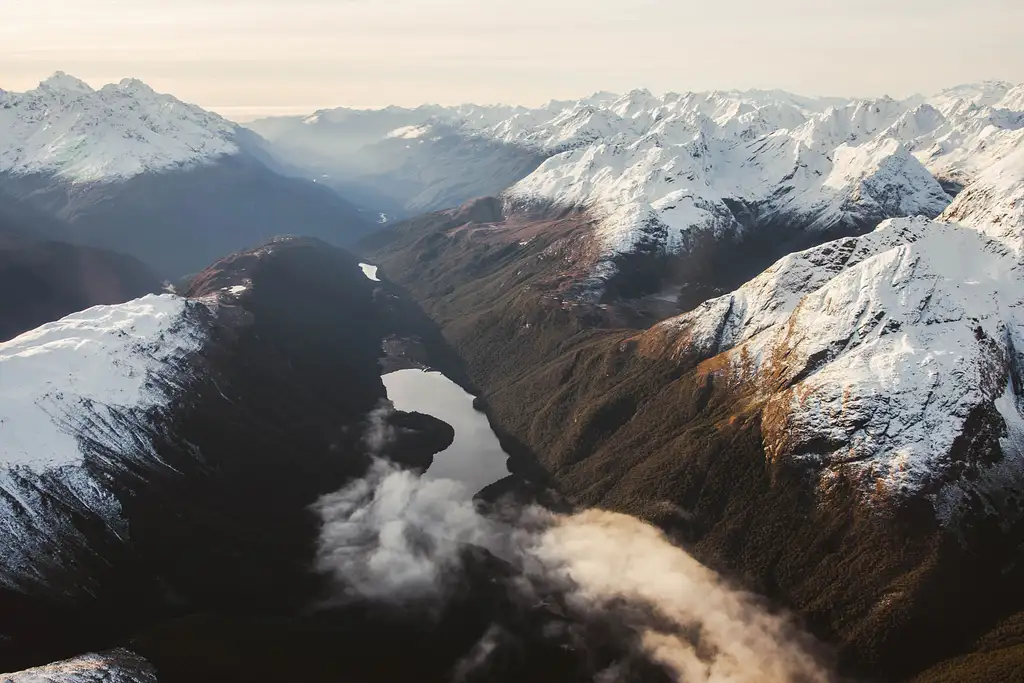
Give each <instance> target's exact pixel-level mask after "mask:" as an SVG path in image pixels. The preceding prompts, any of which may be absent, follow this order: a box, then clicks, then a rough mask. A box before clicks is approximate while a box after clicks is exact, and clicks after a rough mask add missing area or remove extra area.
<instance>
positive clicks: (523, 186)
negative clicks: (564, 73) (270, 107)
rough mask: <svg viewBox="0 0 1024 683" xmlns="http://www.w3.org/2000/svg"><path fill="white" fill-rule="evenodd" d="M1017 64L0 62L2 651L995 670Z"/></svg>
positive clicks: (486, 669) (1015, 191)
mask: <svg viewBox="0 0 1024 683" xmlns="http://www.w3.org/2000/svg"><path fill="white" fill-rule="evenodd" d="M1022 88H1024V86H1019V85H1018V86H1015V85H1012V84H1007V83H999V82H985V83H978V84H975V85H971V86H961V87H959V88H955V89H951V90H947V91H944V92H942V93H940V94H938V95H934V96H930V97H924V96H915V97H910V98H907V99H901V100H897V99H893V98H888V97H884V98H874V99H856V98H804V97H799V96H796V95H790V94H788V93H784V92H782V91H714V92H702V93H682V94H679V93H667V94H664V95H654V94H652V93H651V92H650V91H646V90H634V91H631V92H628V93H626V94H624V95H613V94H610V93H598V94H596V95H593V96H591V97H587V98H583V99H580V100H572V101H557V102H551V103H548V104H546V105H544V106H541V107H519V106H500V105H499V106H475V105H464V106H456V107H448V106H424V107H419V108H401V107H389V108H386V109H379V110H355V109H344V108H341V109H321V110H318V111H316V112H314V113H311V114H309V115H304V116H299V117H284V118H280V119H275V118H271V119H263V120H258V121H256V122H253V123H252V124H250V128H246V127H242V126H239V125H237V124H234V123H232V122H230V121H227V120H226V119H224V118H223V117H220V116H218V115H216V114H213V113H211V112H207V111H205V110H203V109H201V108H199V107H197V106H195V105H189V104H186V103H183V102H181V101H179V100H177V99H176V98H174V97H172V96H170V95H162V94H159V93H157V92H155V91H154V90H152V89H151V88H149V86H146V85H145V84H143V83H141V82H140V81H134V80H130V79H126V80H124V81H121V82H119V83H116V84H111V85H108V86H104V87H102V88H99V89H94V88H92V87H91V86H89V85H87V84H86V83H84V82H83V81H79V80H78V79H75V78H73V77H71V76H68V75H66V74H63V73H58V74H56V75H55V76H54V77H52V78H50V79H48V80H46V81H44V82H43V83H41V84H40V86H39V87H38V88H37V89H35V90H31V91H28V92H25V93H9V92H6V91H0V131H6V132H8V136H7V137H6V138H3V139H0V154H2V157H0V159H2V160H3V162H4V166H3V167H2V168H0V220H2V222H0V279H2V283H3V284H5V286H7V288H8V289H7V291H14V290H15V289H17V291H18V293H19V294H18V298H17V302H16V305H15V306H10V305H6V306H4V307H3V308H0V339H4V340H5V341H0V521H2V523H3V525H4V529H5V532H6V533H5V535H4V537H3V539H0V557H2V558H3V563H2V565H0V670H4V671H12V672H14V671H20V672H21V673H12V674H3V680H5V681H6V680H11V681H15V682H19V683H20V682H24V683H32V682H34V681H37V680H51V681H68V683H77V682H78V681H83V682H84V681H88V680H110V681H124V682H125V683H131V682H135V683H149V682H150V681H155V680H159V681H162V682H164V683H167V682H171V683H174V682H175V681H189V682H190V683H194V682H195V681H207V680H208V681H224V680H245V681H249V680H266V679H267V678H271V679H282V680H290V679H298V680H305V681H325V682H326V681H337V680H359V681H367V682H373V681H381V682H384V681H394V680H408V679H410V678H415V679H416V680H422V681H438V683H440V682H441V681H446V682H447V681H468V682H473V681H481V682H483V681H489V682H500V681H509V683H511V682H512V681H520V682H521V681H523V680H533V681H552V682H554V681H558V683H569V682H573V681H579V682H580V683H582V682H583V681H599V682H600V683H611V682H612V681H654V682H661V681H664V682H665V683H669V682H671V681H694V682H696V683H701V682H703V683H719V681H725V680H728V681H736V682H738V683H743V682H747V681H749V682H751V683H753V681H761V680H768V681H771V682H772V683H783V682H785V683H789V682H791V681H792V682H794V683H830V682H833V681H836V682H838V681H841V680H843V681H845V680H858V681H860V680H863V681H907V682H908V683H909V682H911V681H913V682H914V683H940V682H946V681H996V680H998V681H1003V680H1005V681H1012V680H1016V678H1015V676H1017V674H1018V673H1019V672H1020V671H1024V657H1022V648H1024V630H1022V628H1021V624H1022V623H1024V622H1022V616H1021V615H1024V588H1022V587H1024V512H1022V511H1024V493H1022V492H1024V375H1022V373H1021V368H1022V367H1024V365H1022V362H1024V357H1022V356H1021V349H1022V348H1024V320H1022V319H1021V318H1019V311H1020V310H1022V307H1024V285H1022V282H1024V280H1022V277H1021V275H1022V273H1024V270H1022V269H1024V262H1022V260H1021V253H1022V249H1024V241H1022V236H1024V151H1022V150H1024V96H1022V92H1024V90H1022ZM260 136H263V137H260ZM314 181H315V182H314ZM378 216H380V217H384V216H386V217H387V220H379V221H378V220H377V219H376V218H375V217H378ZM288 235H292V236H288ZM8 300H12V297H8ZM89 653H94V654H89ZM79 674H81V675H79Z"/></svg>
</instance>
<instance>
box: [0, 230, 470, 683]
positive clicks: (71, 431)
mask: <svg viewBox="0 0 1024 683" xmlns="http://www.w3.org/2000/svg"><path fill="white" fill-rule="evenodd" d="M395 334H397V335H412V334H416V335H419V336H421V337H422V338H423V339H424V340H426V341H427V343H428V345H429V339H430V335H431V332H430V328H429V327H423V321H422V320H421V319H419V318H417V317H416V316H415V310H414V309H412V308H408V307H406V306H405V305H404V304H402V302H401V301H400V300H399V299H397V298H396V297H395V296H394V295H393V294H391V293H389V291H388V288H387V285H385V284H382V283H374V282H371V281H370V280H368V279H367V278H366V277H365V276H364V275H363V273H362V270H361V269H360V268H359V266H358V263H357V261H356V260H355V259H354V258H353V257H352V256H351V255H349V254H347V253H345V252H343V251H340V250H338V249H335V248H333V247H330V246H328V245H326V244H324V243H322V242H319V241H315V240H301V239H290V240H279V241H275V242H272V243H269V244H267V245H264V246H263V247H260V248H258V249H255V250H252V251H248V252H243V253H240V254H237V255H235V256H233V257H230V258H228V259H225V260H222V261H220V262H218V263H217V264H215V265H214V266H213V267H212V268H210V269H208V270H207V271H204V273H203V274H202V275H200V276H199V277H198V278H196V279H195V280H194V282H193V285H192V287H191V289H190V290H189V291H187V292H185V296H176V295H170V294H163V295H151V296H147V297H143V298H141V299H136V300H133V301H130V302H128V303H124V304H118V305H113V306H97V307H94V308H90V309H88V310H85V311H82V312H79V313H75V314H72V315H70V316H67V317H65V318H63V319H61V320H59V321H56V322H53V323H48V324H46V325H43V326H42V327H39V328H37V329H35V330H32V331H30V332H27V333H25V334H23V335H20V336H19V337H16V338H14V339H13V340H11V341H8V342H5V343H2V344H0V376H2V377H3V378H4V379H3V382H2V384H0V444H2V445H0V520H2V523H3V525H4V529H5V533H4V534H3V538H2V541H0V558H2V560H3V562H2V565H0V606H2V610H0V614H2V617H0V634H3V638H2V640H0V669H3V670H17V669H19V668H24V667H25V666H30V665H33V664H39V663H41V662H46V661H53V660H56V659H59V658H62V657H67V656H71V655H74V654H78V653H81V652H87V651H90V650H94V649H103V648H109V647H111V646H112V645H113V644H115V642H116V639H118V638H122V637H124V635H125V634H130V633H132V632H135V631H137V630H140V629H144V628H147V627H148V626H149V625H151V624H153V623H155V622H158V621H160V620H164V619H168V618H172V617H174V616H176V615H179V614H189V613H191V612H194V611H206V610H214V611H217V610H223V611H226V612H232V611H234V610H243V611H244V610H254V609H255V610H257V611H259V610H267V611H274V610H281V609H289V608H291V607H294V606H295V605H296V604H297V603H299V602H302V603H303V604H305V602H304V601H305V600H308V599H310V598H311V597H312V596H315V595H316V594H317V591H318V590H319V587H320V580H319V578H318V577H316V576H315V575H313V574H311V572H310V571H309V567H310V566H311V565H312V557H313V553H314V551H315V544H316V537H317V522H316V519H315V518H314V516H313V515H312V514H311V513H310V512H309V511H308V510H307V506H308V505H310V504H311V503H312V502H314V501H315V500H316V499H317V498H318V497H319V496H320V495H323V494H325V493H328V492H331V491H334V490H336V489H337V488H338V487H340V486H341V485H342V484H344V483H345V482H346V481H347V480H348V478H350V477H352V476H356V475H360V474H361V473H362V472H363V471H364V470H365V468H366V466H367V464H368V455H367V449H366V447H365V445H364V444H363V441H362V439H363V432H364V422H365V420H366V419H367V415H368V414H369V413H370V412H371V411H374V410H375V409H376V408H377V407H378V403H379V402H380V401H381V400H382V399H384V398H385V396H386V392H385V389H384V385H383V384H382V382H381V380H380V366H379V364H378V362H377V359H378V357H379V356H381V355H382V351H381V340H382V338H383V337H384V336H385V335H395ZM388 419H389V420H392V419H393V420H397V421H398V422H397V423H398V424H400V426H401V429H402V430H403V433H404V434H406V437H405V438H403V439H402V440H401V441H400V442H397V443H396V444H395V445H396V447H398V446H400V447H401V452H396V453H394V454H392V455H393V457H394V458H395V459H396V461H398V462H403V463H406V464H408V465H410V466H415V467H423V466H424V465H425V464H429V462H430V458H431V456H432V454H433V453H434V452H436V451H439V450H442V449H443V448H445V447H446V446H447V445H448V444H449V443H450V442H451V439H452V434H451V429H450V428H449V427H447V425H444V424H442V423H440V422H438V421H436V420H434V419H432V418H428V417H426V416H422V415H415V414H411V415H403V414H398V413H395V414H393V415H392V416H391V417H390V418H388ZM387 454H390V452H388V453H387ZM290 606H291V607H290Z"/></svg>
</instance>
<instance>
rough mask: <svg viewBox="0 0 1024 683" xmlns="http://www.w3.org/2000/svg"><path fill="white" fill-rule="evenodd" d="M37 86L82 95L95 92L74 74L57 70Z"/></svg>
mask: <svg viewBox="0 0 1024 683" xmlns="http://www.w3.org/2000/svg"><path fill="white" fill-rule="evenodd" d="M39 87H40V88H43V89H46V90H56V91H62V92H69V93H77V94H83V95H84V94H88V93H91V92H95V90H93V89H92V87H91V86H89V84H88V83H86V82H85V81H82V80H79V79H77V78H75V77H74V76H69V75H67V74H66V73H64V72H63V71H58V72H56V73H55V74H53V75H52V76H50V77H49V78H47V79H46V80H45V81H42V82H41V83H40V84H39Z"/></svg>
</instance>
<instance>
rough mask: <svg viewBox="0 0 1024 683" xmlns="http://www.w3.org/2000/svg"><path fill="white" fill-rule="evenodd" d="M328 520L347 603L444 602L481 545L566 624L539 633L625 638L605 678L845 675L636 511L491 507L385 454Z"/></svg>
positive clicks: (326, 555)
mask: <svg viewBox="0 0 1024 683" xmlns="http://www.w3.org/2000/svg"><path fill="white" fill-rule="evenodd" d="M371 433H373V437H372V438H373V440H374V441H373V443H378V442H379V439H380V435H379V433H374V432H371ZM316 511H317V512H318V514H319V515H320V517H321V520H322V533H321V537H320V548H319V553H318V558H317V569H318V570H319V571H320V572H323V573H325V574H327V575H329V576H330V577H331V578H332V579H333V583H334V585H335V586H336V587H337V596H338V599H339V600H341V601H346V600H351V601H364V602H367V601H368V602H382V603H386V604H388V605H390V606H396V605H397V606H401V605H408V606H417V605H419V606H422V605H425V604H427V605H443V604H445V602H446V601H448V600H450V599H451V598H452V594H453V592H454V591H456V590H458V589H459V587H464V586H465V585H467V583H468V579H467V577H468V576H469V575H470V574H471V573H472V572H473V571H475V570H474V569H473V567H472V566H470V565H471V564H472V561H471V560H467V557H471V556H472V553H469V554H467V550H469V549H473V550H474V551H475V552H476V553H478V554H479V553H485V554H486V555H487V557H489V558H493V561H494V562H498V563H501V565H502V566H503V567H506V568H507V571H505V572H503V573H502V575H501V576H500V577H496V578H494V579H491V582H492V583H493V582H494V581H502V582H504V583H505V584H506V585H505V588H504V589H505V590H506V591H507V594H508V595H510V596H511V599H512V600H514V601H516V602H518V603H520V604H523V605H530V606H537V605H543V606H545V608H546V609H549V612H550V613H551V614H553V615H556V616H555V617H552V618H551V619H550V620H549V621H548V622H547V623H545V624H544V625H543V626H542V627H538V628H539V629H540V631H541V632H542V637H549V636H550V637H552V638H556V637H558V638H562V639H563V641H564V642H567V643H569V644H568V645H564V647H567V648H570V649H576V650H579V651H585V650H587V649H588V648H594V649H600V650H602V651H604V652H607V651H608V648H607V647H606V644H605V643H604V642H602V643H592V642H588V638H590V637H591V636H590V634H593V633H602V634H605V636H607V634H612V636H611V637H613V638H615V639H616V640H618V641H620V642H618V643H617V644H616V645H617V646H619V647H621V652H622V653H625V654H623V655H622V656H621V657H619V659H618V660H616V661H610V662H609V661H600V663H599V669H598V670H595V671H593V672H592V674H593V676H594V680H598V681H602V682H604V683H610V682H612V681H625V680H647V679H646V678H642V677H640V676H638V675H637V673H636V667H635V660H637V659H638V658H639V659H642V660H644V661H645V662H647V663H649V664H650V665H651V666H654V667H655V668H656V669H657V670H658V671H659V672H660V673H659V675H658V676H657V677H656V678H655V679H656V680H671V681H681V682H682V681H685V682H686V683H747V682H750V683H754V682H755V681H756V682H757V683H783V682H787V683H788V682H790V681H793V682H805V683H826V682H828V681H832V680H833V678H832V676H831V674H830V673H829V671H828V669H827V668H826V667H825V666H824V665H823V664H822V663H821V662H820V660H819V658H818V657H817V656H816V654H817V649H818V648H817V646H816V645H815V644H814V643H813V641H812V639H810V637H809V636H807V635H805V634H803V633H802V632H801V631H800V630H799V629H798V628H797V627H796V626H795V625H794V624H793V623H792V621H791V620H790V619H788V618H787V617H786V616H784V615H778V614H774V613H772V612H770V611H769V610H768V609H766V608H765V606H764V603H763V601H762V600H760V599H759V598H758V597H757V596H754V595H751V594H749V593H746V592H744V591H741V590H738V589H736V588H734V587H732V586H730V585H729V584H728V583H727V582H726V581H724V580H723V579H722V578H721V577H720V576H718V575H717V574H716V573H715V572H713V571H712V570H710V569H708V568H707V567H704V566H703V565H701V564H700V563H699V562H698V561H696V560H695V559H694V558H693V557H691V556H690V555H689V554H688V553H686V551H684V550H683V549H681V548H679V547H677V546H675V545H673V544H672V543H671V542H670V541H669V539H668V538H666V537H665V536H664V534H662V533H661V532H660V531H659V530H658V529H656V528H655V527H653V526H651V525H648V524H646V523H644V522H642V521H640V520H637V519H634V518H631V517H628V516H625V515H620V514H616V513H611V512H607V511H601V510H586V511H583V512H579V513H577V514H572V515H561V514H556V513H553V512H550V511H548V510H544V509H541V508H539V507H536V506H530V507H526V508H519V509H510V508H508V507H506V508H504V509H500V510H498V511H497V512H495V511H486V512H485V511H484V510H483V509H482V508H481V507H480V506H478V505H477V504H476V503H474V501H473V500H472V499H471V497H470V496H469V494H468V493H467V492H466V490H465V489H464V488H463V487H462V486H461V485H460V484H459V483H457V482H453V481H447V480H425V479H421V478H419V477H418V476H417V475H416V474H415V473H412V472H407V471H403V470H401V469H398V468H397V467H396V466H394V465H392V464H391V463H389V462H387V461H385V460H382V459H379V458H378V459H377V460H376V461H375V463H374V465H373V467H372V468H371V470H370V471H369V473H368V474H367V475H366V476H365V477H364V478H363V479H360V480H358V481H356V482H353V483H351V484H350V485H348V486H346V487H345V488H344V489H342V490H341V491H338V492H336V493H333V494H330V495H328V496H325V497H324V498H323V499H321V501H320V502H319V503H318V504H317V506H316ZM467 563H469V564H467ZM419 613H420V614H422V612H419ZM420 618H423V617H420ZM567 633H568V634H569V635H568V636H567ZM509 638H510V637H509V634H508V632H507V629H506V628H505V627H503V626H502V625H501V624H499V623H497V621H496V622H495V624H494V625H492V626H491V627H490V628H489V629H487V631H486V632H485V633H483V634H482V635H481V637H480V638H479V640H478V642H477V643H476V645H475V647H474V648H472V649H471V650H470V651H468V652H466V653H465V656H463V657H462V658H461V660H460V661H459V662H458V663H457V664H456V665H455V666H453V680H480V679H474V678H473V674H474V672H476V671H480V670H483V669H485V668H486V667H487V665H488V662H489V661H490V660H493V659H494V658H495V657H500V653H501V650H502V648H503V647H504V646H505V645H506V644H507V643H508V642H509ZM566 638H568V640H565V639H566ZM595 661H598V660H595ZM595 666H598V665H597V664H595Z"/></svg>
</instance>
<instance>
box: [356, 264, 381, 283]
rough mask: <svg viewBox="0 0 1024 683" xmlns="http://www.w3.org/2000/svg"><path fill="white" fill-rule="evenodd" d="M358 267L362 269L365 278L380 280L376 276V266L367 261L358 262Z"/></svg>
mask: <svg viewBox="0 0 1024 683" xmlns="http://www.w3.org/2000/svg"><path fill="white" fill-rule="evenodd" d="M359 267H360V268H361V269H362V271H363V275H365V276H366V279H367V280H373V281H374V282H380V278H378V277H377V266H371V265H370V264H369V263H360V264H359Z"/></svg>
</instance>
